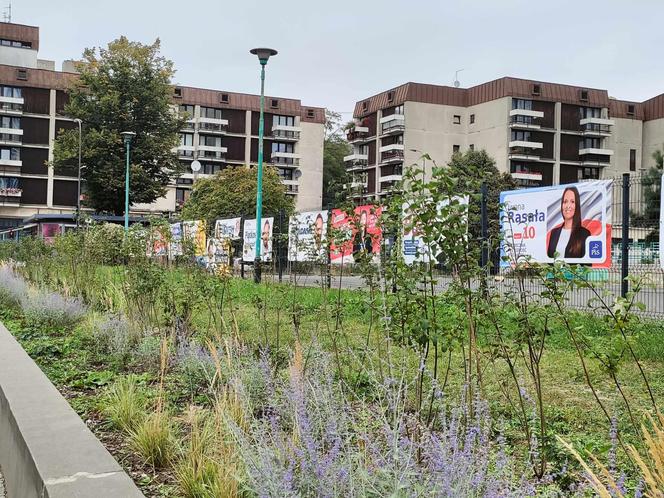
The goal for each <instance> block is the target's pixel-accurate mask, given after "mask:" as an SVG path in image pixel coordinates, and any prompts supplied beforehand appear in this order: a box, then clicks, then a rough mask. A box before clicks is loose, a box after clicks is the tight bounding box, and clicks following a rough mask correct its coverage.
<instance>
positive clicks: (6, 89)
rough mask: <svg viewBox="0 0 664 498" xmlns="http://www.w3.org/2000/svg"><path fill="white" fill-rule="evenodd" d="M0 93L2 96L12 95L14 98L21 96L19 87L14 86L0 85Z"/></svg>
mask: <svg viewBox="0 0 664 498" xmlns="http://www.w3.org/2000/svg"><path fill="white" fill-rule="evenodd" d="M0 93H1V94H2V96H3V97H13V98H15V99H20V98H21V97H22V96H23V94H22V92H21V89H20V88H18V87H16V86H1V87H0Z"/></svg>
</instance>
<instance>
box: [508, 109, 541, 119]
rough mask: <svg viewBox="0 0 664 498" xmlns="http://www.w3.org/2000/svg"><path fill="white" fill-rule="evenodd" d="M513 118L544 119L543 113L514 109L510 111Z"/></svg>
mask: <svg viewBox="0 0 664 498" xmlns="http://www.w3.org/2000/svg"><path fill="white" fill-rule="evenodd" d="M512 116H530V117H531V118H543V117H544V112H543V111H533V110H532V109H512V110H510V117H512Z"/></svg>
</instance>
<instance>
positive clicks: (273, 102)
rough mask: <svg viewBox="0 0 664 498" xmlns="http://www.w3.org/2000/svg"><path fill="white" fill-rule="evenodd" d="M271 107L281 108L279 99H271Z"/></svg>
mask: <svg viewBox="0 0 664 498" xmlns="http://www.w3.org/2000/svg"><path fill="white" fill-rule="evenodd" d="M270 107H271V108H272V109H277V108H278V107H279V99H270Z"/></svg>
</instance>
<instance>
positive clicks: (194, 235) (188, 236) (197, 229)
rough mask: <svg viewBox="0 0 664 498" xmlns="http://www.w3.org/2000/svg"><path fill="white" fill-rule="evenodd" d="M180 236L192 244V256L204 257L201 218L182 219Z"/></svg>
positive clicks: (204, 246) (204, 245)
mask: <svg viewBox="0 0 664 498" xmlns="http://www.w3.org/2000/svg"><path fill="white" fill-rule="evenodd" d="M182 238H183V240H186V241H190V243H193V245H194V256H196V257H205V254H206V239H207V236H206V234H205V222H204V221H201V220H196V221H183V222H182Z"/></svg>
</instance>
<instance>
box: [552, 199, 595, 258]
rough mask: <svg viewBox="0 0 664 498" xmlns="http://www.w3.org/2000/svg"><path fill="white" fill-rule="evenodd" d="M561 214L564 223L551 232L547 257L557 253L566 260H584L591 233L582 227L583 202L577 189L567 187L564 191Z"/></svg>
mask: <svg viewBox="0 0 664 498" xmlns="http://www.w3.org/2000/svg"><path fill="white" fill-rule="evenodd" d="M560 214H561V215H562V217H563V223H562V225H559V226H557V227H555V228H554V229H552V230H551V231H550V232H549V245H548V247H547V250H546V254H547V256H549V257H550V258H553V256H554V254H556V253H557V254H558V255H561V256H562V257H563V258H565V259H567V258H570V259H573V258H583V257H584V256H585V255H586V239H587V238H588V237H590V232H589V231H588V229H587V228H585V227H584V226H582V225H581V201H580V199H579V191H578V190H577V189H576V187H567V188H566V189H565V190H564V191H563V197H562V199H561V201H560Z"/></svg>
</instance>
